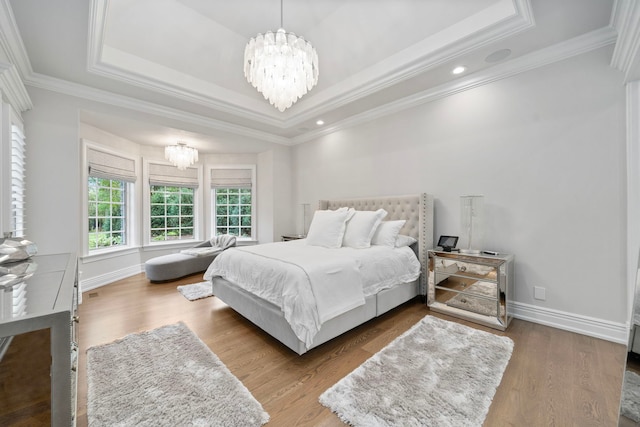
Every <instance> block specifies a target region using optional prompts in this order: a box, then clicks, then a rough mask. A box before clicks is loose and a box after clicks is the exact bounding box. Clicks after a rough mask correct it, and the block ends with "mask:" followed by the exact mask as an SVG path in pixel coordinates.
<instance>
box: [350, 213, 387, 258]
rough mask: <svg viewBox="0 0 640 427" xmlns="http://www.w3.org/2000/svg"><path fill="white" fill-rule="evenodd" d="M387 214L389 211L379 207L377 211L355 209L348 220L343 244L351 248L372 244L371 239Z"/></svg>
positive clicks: (366, 246) (365, 246)
mask: <svg viewBox="0 0 640 427" xmlns="http://www.w3.org/2000/svg"><path fill="white" fill-rule="evenodd" d="M385 216H387V211H385V210H384V209H378V210H377V211H355V213H354V215H353V216H352V217H351V219H350V220H349V221H348V222H347V229H346V231H345V232H344V239H342V246H348V247H350V248H356V249H361V248H368V247H370V246H371V239H372V238H373V233H375V231H376V229H377V228H378V225H380V222H381V221H382V219H383V218H384V217H385Z"/></svg>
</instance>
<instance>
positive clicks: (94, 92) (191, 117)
mask: <svg viewBox="0 0 640 427" xmlns="http://www.w3.org/2000/svg"><path fill="white" fill-rule="evenodd" d="M25 84H26V85H27V86H31V87H35V88H40V89H44V90H48V91H52V92H57V93H60V94H63V95H69V96H74V97H77V98H82V99H87V100H90V101H94V102H99V103H103V104H107V105H112V106H115V107H120V108H125V109H129V110H134V111H139V112H142V113H147V114H152V115H155V116H159V117H164V118H167V119H172V120H178V121H182V122H185V123H190V124H193V125H197V126H203V127H207V128H210V129H215V130H219V131H223V132H229V133H232V134H235V135H240V136H246V137H249V138H255V139H258V140H261V141H265V142H273V143H276V144H281V145H291V140H290V139H289V138H284V137H281V136H278V135H274V134H271V133H268V132H262V131H259V130H255V129H251V128H247V127H244V126H239V125H235V124H231V123H227V122H224V121H221V120H216V119H212V118H209V117H205V116H201V115H198V114H193V113H189V112H186V111H182V110H178V109H175V108H170V107H165V106H162V105H158V104H154V103H152V102H147V101H142V100H139V99H136V98H131V97H128V96H124V95H119V94H115V93H113V92H109V91H106V90H102V89H96V88H92V87H89V86H85V85H81V84H77V83H72V82H69V81H66V80H62V79H57V78H55V77H50V76H45V75H42V74H38V73H33V74H32V75H31V76H29V77H28V78H27V79H26V81H25Z"/></svg>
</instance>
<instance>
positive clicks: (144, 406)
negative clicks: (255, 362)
mask: <svg viewBox="0 0 640 427" xmlns="http://www.w3.org/2000/svg"><path fill="white" fill-rule="evenodd" d="M87 384H88V398H87V400H88V402H87V417H88V421H89V426H189V425H193V426H243V427H244V426H261V425H263V424H265V423H266V422H267V421H269V415H268V414H267V413H266V412H265V411H264V410H263V409H262V406H261V405H260V403H259V402H258V401H257V400H255V398H254V397H253V396H252V395H251V393H250V392H249V390H247V388H246V387H245V386H244V385H243V384H242V383H241V382H240V380H238V379H237V378H236V377H235V376H234V375H233V374H232V373H231V372H230V371H229V370H228V369H227V367H226V366H225V365H224V364H223V363H222V362H221V361H220V359H218V357H217V356H216V355H215V354H214V353H212V352H211V351H210V350H209V348H208V347H207V346H206V345H205V344H204V343H203V342H202V341H201V340H200V339H199V338H198V337H197V336H196V335H195V334H194V333H193V332H191V330H190V329H189V328H188V327H187V326H185V325H184V324H183V323H181V322H180V323H176V324H174V325H169V326H163V327H161V328H158V329H154V330H152V331H148V332H142V333H139V334H132V335H127V336H126V337H124V338H122V339H119V340H117V341H114V342H113V343H110V344H104V345H100V346H96V347H91V348H89V349H88V350H87Z"/></svg>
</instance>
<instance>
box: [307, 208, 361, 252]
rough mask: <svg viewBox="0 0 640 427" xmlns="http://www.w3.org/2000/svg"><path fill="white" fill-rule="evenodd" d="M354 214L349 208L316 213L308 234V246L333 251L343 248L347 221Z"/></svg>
mask: <svg viewBox="0 0 640 427" xmlns="http://www.w3.org/2000/svg"><path fill="white" fill-rule="evenodd" d="M354 213H355V211H354V210H353V209H347V208H340V209H337V210H335V211H330V210H328V211H315V213H314V214H313V219H312V220H311V225H310V226H309V232H308V233H307V245H312V246H323V247H325V248H332V249H335V248H339V247H341V246H342V238H343V237H344V232H345V229H346V228H347V221H348V220H349V219H350V218H351V217H352V216H353V214H354Z"/></svg>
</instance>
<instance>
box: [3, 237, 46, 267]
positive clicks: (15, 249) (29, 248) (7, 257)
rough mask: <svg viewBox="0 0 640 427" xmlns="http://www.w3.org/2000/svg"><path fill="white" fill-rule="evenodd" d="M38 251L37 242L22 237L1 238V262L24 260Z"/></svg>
mask: <svg viewBox="0 0 640 427" xmlns="http://www.w3.org/2000/svg"><path fill="white" fill-rule="evenodd" d="M36 253H38V247H37V246H36V244H35V243H33V242H30V241H29V240H26V239H23V238H21V237H5V238H3V239H0V264H4V263H8V262H16V261H23V260H25V259H28V258H29V257H31V256H32V255H35V254H36Z"/></svg>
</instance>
